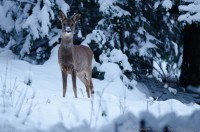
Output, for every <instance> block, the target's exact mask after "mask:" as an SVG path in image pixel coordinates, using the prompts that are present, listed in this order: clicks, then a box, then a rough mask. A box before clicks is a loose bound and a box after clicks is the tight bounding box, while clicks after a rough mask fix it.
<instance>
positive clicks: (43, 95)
mask: <svg viewBox="0 0 200 132" xmlns="http://www.w3.org/2000/svg"><path fill="white" fill-rule="evenodd" d="M57 51H58V46H57V47H55V48H54V49H53V50H52V53H51V57H50V59H49V60H48V61H47V62H46V63H45V64H43V65H32V64H29V63H27V62H25V61H22V60H17V59H16V58H17V57H16V56H14V55H13V54H12V53H11V52H10V51H8V50H5V51H4V50H3V49H1V50H0V78H1V80H0V100H1V101H0V118H1V121H0V124H1V126H0V131H2V130H6V129H9V130H10V128H11V129H12V128H13V129H12V130H13V131H14V130H15V129H14V128H18V129H19V128H20V130H18V129H16V130H15V131H22V130H26V129H27V128H31V129H35V131H36V130H38V129H42V130H48V129H49V128H50V129H51V128H52V126H55V125H56V126H57V127H56V128H59V129H60V131H64V128H67V129H72V128H74V127H78V126H80V127H78V128H79V131H87V129H89V128H94V129H99V132H101V131H102V132H103V131H104V129H105V130H109V129H110V128H109V127H102V126H105V125H107V124H110V123H111V122H112V120H113V119H115V118H116V117H118V116H120V115H121V114H123V113H127V112H131V113H132V114H133V115H134V116H136V117H138V118H139V117H140V113H141V112H143V111H147V97H146V96H147V95H145V94H144V93H145V89H146V88H144V89H143V90H139V88H141V87H142V86H143V85H140V83H139V84H136V82H134V84H135V85H136V87H134V89H133V90H128V89H127V88H126V87H125V85H124V83H123V82H122V81H121V79H120V77H119V75H120V74H121V73H120V72H119V71H115V70H116V69H117V68H114V67H116V65H115V64H110V63H105V64H104V65H102V67H101V68H102V70H105V69H106V68H108V69H107V70H105V71H110V72H109V73H106V74H109V76H108V78H111V77H112V80H107V79H105V80H98V79H92V80H93V84H94V90H95V94H94V98H90V99H89V98H87V96H86V92H85V91H86V90H85V87H84V85H83V84H82V83H81V82H80V80H78V79H77V90H78V98H74V94H73V90H72V81H71V76H68V85H67V86H68V87H67V93H66V97H65V98H63V97H62V78H61V72H60V69H59V65H58V60H57ZM107 66H108V67H107ZM112 67H113V68H112ZM27 75H28V77H27ZM115 76H116V77H115ZM27 79H29V80H31V81H32V84H31V85H30V86H29V85H26V84H25V83H24V81H25V80H27ZM142 91H143V92H142ZM199 109H200V107H199V106H198V105H196V104H190V105H186V104H182V103H181V102H179V101H177V100H167V101H152V102H151V103H149V106H148V112H149V113H151V114H152V115H154V116H155V117H160V116H162V115H165V114H168V113H171V112H174V113H176V115H177V116H183V115H191V114H192V112H194V111H195V110H199ZM122 119H123V118H122ZM120 120H121V119H120ZM113 125H114V124H113ZM2 126H3V127H2ZM100 128H101V129H100ZM103 128H104V129H103ZM51 131H54V129H53V128H52V129H51ZM57 131H59V130H57ZM77 131H78V130H77ZM87 132H89V131H87Z"/></svg>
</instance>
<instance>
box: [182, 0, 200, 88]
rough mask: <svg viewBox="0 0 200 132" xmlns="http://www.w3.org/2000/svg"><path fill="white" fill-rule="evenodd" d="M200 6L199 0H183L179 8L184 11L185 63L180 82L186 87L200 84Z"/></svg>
mask: <svg viewBox="0 0 200 132" xmlns="http://www.w3.org/2000/svg"><path fill="white" fill-rule="evenodd" d="M199 8H200V4H199V0H193V1H186V0H183V1H182V5H180V6H179V10H180V11H181V12H182V13H181V15H180V16H179V21H181V22H182V23H183V25H184V30H183V40H184V49H183V63H182V66H181V76H180V83H181V85H182V86H184V87H186V86H189V85H192V86H199V85H200V59H199V58H200V39H199V36H200V27H199V24H198V23H199V21H200V17H199V14H200V11H199Z"/></svg>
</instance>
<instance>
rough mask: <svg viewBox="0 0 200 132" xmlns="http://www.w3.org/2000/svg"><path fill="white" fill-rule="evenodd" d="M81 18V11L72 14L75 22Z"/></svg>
mask: <svg viewBox="0 0 200 132" xmlns="http://www.w3.org/2000/svg"><path fill="white" fill-rule="evenodd" d="M80 18H81V14H79V13H77V14H74V15H73V16H72V20H73V21H74V22H77V21H78V20H79V19H80Z"/></svg>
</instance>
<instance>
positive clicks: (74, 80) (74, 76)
mask: <svg viewBox="0 0 200 132" xmlns="http://www.w3.org/2000/svg"><path fill="white" fill-rule="evenodd" d="M72 84H73V90H74V95H75V98H77V88H76V70H75V69H74V68H72Z"/></svg>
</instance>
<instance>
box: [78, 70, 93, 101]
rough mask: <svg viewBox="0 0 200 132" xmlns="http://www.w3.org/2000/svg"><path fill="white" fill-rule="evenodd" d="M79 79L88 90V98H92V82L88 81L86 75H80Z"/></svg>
mask: <svg viewBox="0 0 200 132" xmlns="http://www.w3.org/2000/svg"><path fill="white" fill-rule="evenodd" d="M77 76H78V78H79V79H80V80H81V81H82V82H83V84H84V85H85V88H86V92H87V96H88V98H90V81H89V80H88V79H87V76H86V73H84V72H82V73H79V74H78V75H77Z"/></svg>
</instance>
